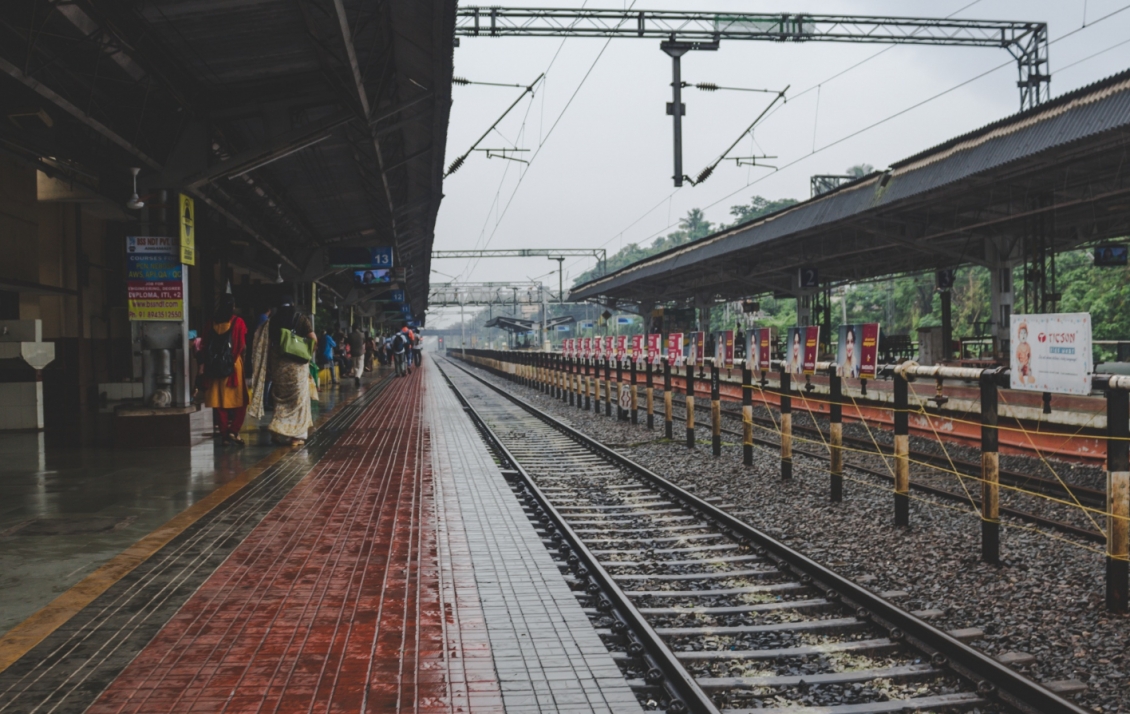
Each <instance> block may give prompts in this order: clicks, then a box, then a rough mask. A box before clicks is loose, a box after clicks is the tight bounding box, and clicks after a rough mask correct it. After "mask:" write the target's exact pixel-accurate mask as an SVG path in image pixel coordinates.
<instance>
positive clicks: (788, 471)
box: [780, 365, 793, 478]
mask: <svg viewBox="0 0 1130 714" xmlns="http://www.w3.org/2000/svg"><path fill="white" fill-rule="evenodd" d="M790 381H791V380H790V377H789V373H788V372H787V371H785V367H784V366H783V365H782V366H781V397H780V399H781V478H792V477H793V398H792V397H790V396H789V392H790V391H792V385H791V383H790Z"/></svg>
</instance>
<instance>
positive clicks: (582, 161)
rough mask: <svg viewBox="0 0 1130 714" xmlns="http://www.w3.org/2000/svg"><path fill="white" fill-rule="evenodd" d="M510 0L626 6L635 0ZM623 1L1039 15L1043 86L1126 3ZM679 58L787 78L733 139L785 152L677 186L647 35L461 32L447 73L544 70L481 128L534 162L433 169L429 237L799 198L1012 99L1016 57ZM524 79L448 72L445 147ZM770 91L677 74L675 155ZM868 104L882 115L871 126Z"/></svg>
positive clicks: (457, 239) (590, 236)
mask: <svg viewBox="0 0 1130 714" xmlns="http://www.w3.org/2000/svg"><path fill="white" fill-rule="evenodd" d="M510 4H511V5H512V6H519V5H520V6H522V7H531V6H544V7H578V8H579V7H582V6H587V7H590V8H605V7H611V8H623V7H630V6H633V5H632V0H594V1H593V2H588V3H584V4H582V3H581V2H573V3H569V2H562V0H550V1H548V2H540V1H539V0H522V2H521V3H518V2H513V3H510ZM634 7H635V9H649V10H650V9H655V10H675V9H687V8H695V9H698V8H700V7H701V8H702V9H709V10H712V11H713V10H718V11H723V12H724V11H731V12H739V11H740V12H811V13H823V14H832V13H836V14H839V13H843V14H856V15H903V16H910V15H920V16H927V17H947V16H951V15H952V16H954V17H962V18H976V19H993V20H1034V21H1044V22H1047V23H1048V26H1049V33H1050V37H1051V40H1052V45H1051V47H1050V51H1049V54H1050V58H1051V73H1052V82H1051V90H1052V95H1053V96H1058V95H1060V94H1063V93H1065V92H1069V91H1071V90H1073V89H1076V88H1078V87H1081V86H1083V85H1086V84H1089V83H1091V82H1094V81H1096V80H1098V79H1101V78H1103V77H1106V76H1109V75H1111V74H1113V73H1115V72H1118V71H1121V70H1124V69H1127V68H1128V67H1130V39H1128V38H1130V9H1127V10H1126V11H1124V12H1118V14H1114V15H1112V16H1110V17H1109V18H1108V19H1101V18H1103V17H1104V16H1107V15H1111V13H1115V12H1117V11H1119V10H1122V9H1123V8H1127V7H1130V6H1128V5H1127V0H1054V1H1053V0H1025V1H1023V2H1021V1H1019V0H979V1H977V2H974V1H973V0H932V1H931V2H925V1H918V2H915V1H908V0H901V1H895V0H870V1H864V0H859V1H857V2H848V1H845V0H841V1H839V2H832V1H830V0H823V1H820V0H811V1H810V2H805V3H803V4H802V3H792V2H788V3H786V2H737V1H732V0H709V1H708V0H695V2H690V1H689V0H682V1H681V2H669V1H667V0H638V2H637V4H635V5H634ZM1084 16H1085V17H1086V24H1087V26H1086V27H1085V28H1084ZM1081 28H1084V29H1081ZM1068 33H1074V34H1070V35H1069V34H1068ZM1061 37H1062V38H1063V39H1062V40H1060V41H1056V40H1057V38H1061ZM1120 43H1126V44H1120ZM555 55H556V59H555ZM1092 55H1094V56H1092ZM868 58H872V59H868ZM860 62H863V64H860V65H859V66H857V67H854V68H851V69H848V68H850V67H852V65H855V64H857V63H860ZM1001 65H1003V66H1001ZM998 66H1001V67H1000V69H997V70H996V71H990V70H992V69H993V68H994V67H998ZM844 70H847V71H846V72H845V71H844ZM682 71H683V79H684V81H687V82H691V83H696V82H713V83H715V84H718V85H723V86H732V87H748V88H768V89H783V88H784V87H785V86H786V85H789V86H791V88H790V89H789V91H788V95H787V96H788V102H787V103H786V104H785V105H783V106H780V107H778V108H777V110H775V111H774V112H773V113H772V114H771V115H770V116H769V117H768V118H767V119H766V120H765V121H764V122H762V124H761V125H760V126H759V127H758V128H757V129H756V130H755V132H754V137H753V141H751V140H750V139H748V138H747V139H745V140H744V141H742V142H741V143H740V144H739V145H738V148H737V149H735V150H734V152H732V153H731V156H749V155H753V154H767V155H772V156H776V157H778V158H776V159H774V160H771V161H768V162H767V163H770V164H772V165H774V166H777V167H779V170H777V171H773V170H771V169H766V168H760V167H757V168H749V167H741V168H738V167H736V166H735V164H734V162H733V161H727V162H725V163H723V164H722V165H720V166H719V168H718V170H717V171H716V172H715V173H714V175H713V176H711V177H710V179H709V180H708V181H706V182H705V183H703V184H702V185H700V186H696V187H692V186H689V185H685V186H683V187H682V188H680V189H675V188H674V187H673V184H672V180H671V175H672V148H671V140H672V131H671V118H670V117H668V116H667V115H666V109H665V107H666V102H668V101H670V95H671V87H670V83H671V61H670V58H668V57H667V55H665V54H663V53H662V51H661V50H660V49H659V43H658V42H657V41H655V40H642V39H634V38H633V39H614V40H611V41H607V40H604V39H569V40H565V41H562V40H561V39H558V38H528V39H527V38H486V37H483V38H466V37H465V38H462V39H461V46H460V47H458V48H456V49H455V75H456V76H457V77H465V78H467V79H471V80H475V81H483V82H501V83H514V84H518V83H520V84H523V85H524V84H528V83H530V82H532V81H534V79H535V78H536V77H537V76H538V75H539V74H540V73H542V72H546V79H545V80H544V82H543V83H542V84H540V85H539V86H538V89H537V92H536V94H535V95H534V96H533V97H532V98H530V97H527V98H525V99H523V100H522V102H521V103H519V105H518V106H517V107H515V109H514V110H513V111H512V112H511V113H510V115H509V116H508V117H507V118H506V119H505V120H504V121H503V122H502V123H501V124H500V125H499V127H498V131H497V132H495V133H492V135H491V136H489V137H488V138H487V139H486V140H485V141H484V142H483V143H482V144H481V146H482V147H484V148H502V147H508V146H509V147H518V148H523V149H528V150H529V151H528V152H527V153H524V154H521V156H523V157H525V158H527V159H532V161H531V163H530V164H529V165H528V166H527V165H526V164H521V163H517V162H513V161H506V160H503V159H489V160H488V159H487V158H486V156H485V155H484V154H482V153H475V154H472V156H471V157H470V158H469V159H468V160H467V163H466V164H465V165H464V166H463V167H462V168H461V169H460V170H459V171H458V172H457V173H455V174H454V175H452V176H451V177H449V178H448V179H447V180H446V181H445V182H444V188H443V190H444V195H445V197H444V199H443V203H442V205H441V208H440V212H439V219H438V222H437V225H436V239H435V248H436V249H437V250H448V249H470V248H562V247H570V248H596V247H604V248H607V249H608V251H609V254H610V255H611V254H612V253H614V252H615V251H616V250H618V249H619V248H620V247H621V246H624V245H628V244H630V243H639V244H641V245H646V244H649V243H651V241H653V240H654V239H655V238H656V237H658V236H661V235H664V234H666V233H668V232H670V231H671V230H674V229H675V227H676V224H677V223H678V220H679V219H680V218H681V217H682V216H684V215H685V214H686V212H687V211H688V210H689V209H691V208H702V209H704V210H705V212H706V216H707V218H708V219H709V220H711V221H713V222H715V223H717V222H721V221H728V220H730V215H729V209H730V206H732V205H735V204H739V203H746V202H748V201H749V200H750V198H751V197H752V196H754V195H760V196H764V197H766V198H769V199H779V198H796V199H804V198H807V197H808V195H809V177H810V176H811V175H813V174H838V173H842V172H843V171H844V170H845V169H846V168H847V167H849V166H851V165H854V164H860V163H867V164H871V165H873V166H874V167H875V168H876V169H882V168H885V167H887V166H888V165H889V164H891V163H892V162H895V161H898V160H899V159H902V158H905V157H907V156H910V155H912V154H915V153H917V152H919V151H921V150H924V149H927V148H929V147H930V146H933V145H934V144H937V143H939V142H942V141H945V140H946V139H949V138H951V137H954V136H957V135H960V134H962V133H965V132H967V131H970V130H972V129H976V128H977V127H979V126H982V125H984V124H987V123H989V122H992V121H995V120H997V119H1000V118H1002V117H1004V116H1007V115H1009V114H1012V113H1015V112H1016V111H1017V110H1018V109H1019V102H1020V99H1019V90H1018V89H1017V88H1016V79H1017V70H1016V64H1015V62H1014V61H1012V60H1011V57H1010V55H1009V54H1008V53H1007V51H1006V50H1004V49H990V48H963V47H927V46H908V45H902V46H894V47H888V46H886V45H870V44H860V45H855V44H841V43H817V42H814V43H799V44H796V43H789V44H777V43H768V42H741V41H725V40H723V41H722V45H721V48H720V49H719V50H718V51H717V52H691V53H689V54H687V55H686V56H684V58H683V70H682ZM986 72H988V74H985V76H982V77H980V78H979V79H974V78H976V77H978V75H982V74H984V73H986ZM586 73H587V74H588V77H587V79H585V75H586ZM841 73H842V74H841ZM835 75H840V76H835ZM578 88H579V89H578ZM520 92H521V90H520V89H514V88H500V87H483V86H455V87H454V88H453V95H454V104H453V106H452V111H451V125H450V127H449V129H448V141H447V162H448V163H450V162H451V160H453V159H454V158H455V157H456V156H459V155H461V154H462V153H464V152H465V151H466V150H467V149H468V148H469V147H470V146H471V144H472V143H473V142H474V141H475V140H476V139H477V138H478V137H479V136H480V135H481V134H482V133H483V132H484V131H485V130H486V129H487V127H489V126H490V125H491V123H492V122H494V120H495V119H497V118H498V116H499V115H500V114H501V113H502V112H503V111H504V110H505V109H506V107H507V106H508V105H509V104H510V103H511V102H513V101H514V99H515V98H516V97H517V96H518V95H519V94H520ZM770 99H771V97H768V96H767V95H762V94H753V93H746V92H721V91H720V92H713V93H707V92H703V91H700V90H697V89H694V88H688V89H685V90H684V94H683V101H684V102H685V103H686V106H687V114H686V117H685V119H684V124H683V147H684V148H683V157H684V158H683V162H684V172H685V173H686V174H688V175H691V176H695V175H697V174H698V172H699V171H700V170H701V169H702V168H703V167H705V166H706V165H707V164H709V163H711V162H712V161H713V160H714V159H715V158H716V157H717V156H718V155H719V154H720V153H721V152H722V151H723V150H724V149H725V148H726V147H727V146H729V145H730V143H731V142H733V140H734V139H735V138H737V136H738V135H739V134H740V133H741V132H742V130H743V129H745V127H746V126H748V125H749V123H750V122H751V121H752V120H753V118H754V117H756V115H757V114H758V113H759V112H761V110H762V109H764V108H765V106H766V104H767V103H768V102H769V101H770ZM570 100H571V101H570ZM919 104H921V106H916V105H919ZM900 112H905V113H902V114H899V113H900ZM896 114H898V116H894V117H893V118H891V117H892V116H893V115H896ZM888 118H889V121H885V122H882V120H884V119H888ZM876 122H882V123H880V124H878V125H877V126H874V127H871V125H873V124H875V123H876ZM868 127H871V128H868ZM857 132H858V133H857ZM432 265H433V268H434V269H435V270H437V271H442V273H443V274H441V273H439V272H433V274H432V276H431V278H432V281H433V282H447V281H449V280H450V279H451V278H450V277H448V276H454V277H457V278H458V279H459V280H461V281H497V282H501V281H513V280H525V279H526V278H542V279H543V280H545V281H546V282H547V283H551V284H552V286H553V287H554V289H556V284H557V276H556V273H555V272H554V274H553V275H552V276H547V275H546V273H549V272H550V271H551V270H554V269H555V268H556V266H557V263H556V262H550V261H549V260H546V259H543V258H525V259H512V260H511V259H484V260H482V261H478V262H474V261H464V260H436V261H433V263H432ZM592 265H593V261H591V260H584V259H579V260H578V261H575V262H566V263H565V269H566V271H567V274H566V285H568V284H569V283H570V282H571V280H570V278H569V275H570V274H571V275H572V276H573V277H575V276H576V275H578V274H579V273H581V272H582V271H584V270H586V269H588V268H590V267H592ZM453 321H458V310H455V311H454V312H452V311H446V312H444V311H438V310H433V311H432V312H431V313H430V314H429V320H428V325H429V326H431V327H440V326H443V325H445V324H451V323H452V322H453Z"/></svg>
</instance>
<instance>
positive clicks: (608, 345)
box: [603, 335, 616, 360]
mask: <svg viewBox="0 0 1130 714" xmlns="http://www.w3.org/2000/svg"><path fill="white" fill-rule="evenodd" d="M613 339H614V338H613V337H612V335H605V336H604V345H603V347H604V359H606V360H611V359H612V357H613V356H614V355H615V354H616V353H615V351H614V350H613V347H612V341H613Z"/></svg>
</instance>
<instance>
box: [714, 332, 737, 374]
mask: <svg viewBox="0 0 1130 714" xmlns="http://www.w3.org/2000/svg"><path fill="white" fill-rule="evenodd" d="M714 366H715V367H724V368H726V369H730V368H731V367H733V366H734V331H733V330H720V331H719V332H715V333H714Z"/></svg>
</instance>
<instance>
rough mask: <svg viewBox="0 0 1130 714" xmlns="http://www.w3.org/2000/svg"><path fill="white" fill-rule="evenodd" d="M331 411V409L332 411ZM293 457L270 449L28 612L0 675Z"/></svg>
mask: <svg viewBox="0 0 1130 714" xmlns="http://www.w3.org/2000/svg"><path fill="white" fill-rule="evenodd" d="M360 396H361V393H358V394H356V395H354V396H353V397H352V398H350V399H349V400H347V401H345V402H343V403H342V404H341V407H339V408H345V407H347V406H349V405H350V404H352V403H353V402H354V401H355V400H356V399H357V398H358V397H360ZM336 411H337V410H334V412H336ZM330 416H331V414H330V413H327V414H323V415H321V416H320V417H319V418H318V422H317V423H316V424H315V425H314V427H315V429H316V428H318V427H320V426H322V425H323V424H325V422H326V421H328V420H329V418H330ZM292 453H295V450H294V448H293V447H290V446H280V447H279V448H277V449H275V450H274V451H272V452H271V453H270V454H268V455H267V456H265V457H263V458H262V459H260V460H259V461H258V462H256V463H255V464H253V465H252V466H250V467H248V468H247V469H245V470H244V471H242V472H240V474H239V475H238V476H236V477H235V478H234V479H232V480H231V481H228V482H227V483H225V484H224V485H223V486H220V487H219V488H217V489H216V490H215V491H212V492H211V493H210V494H208V495H207V496H205V497H204V498H202V499H200V500H199V501H197V502H196V503H194V504H193V505H191V506H189V507H188V508H187V509H185V510H184V511H181V512H180V513H179V514H178V515H176V516H173V518H172V519H170V520H169V521H168V522H166V523H165V524H164V525H162V526H160V527H159V528H157V529H156V530H155V531H153V532H152V533H150V534H149V535H147V536H145V537H143V538H142V539H141V540H139V541H137V542H136V543H134V544H133V545H131V546H130V547H128V548H126V549H125V550H124V551H122V552H121V553H119V554H118V555H116V556H114V557H113V558H111V559H110V560H109V561H108V562H106V563H104V564H103V565H102V566H101V567H99V568H98V569H97V570H95V571H94V572H93V573H91V574H90V575H87V576H86V577H85V578H83V579H82V580H80V581H79V582H77V583H75V584H74V585H73V586H71V587H70V588H69V589H68V590H66V591H65V592H64V593H62V594H61V595H59V596H58V597H57V598H55V599H54V600H52V601H51V602H50V603H48V604H47V605H45V606H43V607H42V608H40V609H39V610H37V611H36V612H34V613H32V614H31V615H30V616H29V617H28V618H27V619H26V620H24V621H23V622H21V623H20V624H18V625H16V626H15V627H13V628H12V629H11V630H8V632H7V633H6V634H4V636H3V637H0V672H3V671H4V670H6V669H8V667H10V666H12V665H13V664H15V662H16V661H17V660H19V659H20V658H21V657H23V656H24V655H25V654H27V653H28V652H30V651H31V650H32V649H33V648H34V647H35V646H36V645H38V644H39V643H40V642H42V641H43V640H45V639H47V637H48V636H50V635H51V633H52V632H54V631H55V630H57V629H59V627H61V626H62V625H64V624H65V623H66V622H67V621H68V620H70V619H71V618H72V617H74V616H75V615H77V614H78V613H79V612H80V611H81V610H82V609H83V608H84V607H86V606H87V605H89V604H90V603H92V602H94V600H95V599H96V598H97V597H98V596H99V595H101V594H102V593H104V592H106V591H107V590H109V589H110V588H111V587H113V586H114V584H115V583H117V582H118V581H119V580H121V579H122V578H124V577H125V576H126V575H128V574H129V573H130V572H132V571H133V569H134V568H136V567H137V566H139V565H141V564H142V563H144V562H145V561H146V560H148V559H149V558H151V557H152V556H153V555H154V554H156V553H157V552H158V551H159V550H161V548H163V547H165V546H166V545H168V543H169V542H170V541H172V540H173V539H174V538H176V537H177V536H179V535H180V534H181V533H184V532H185V531H186V530H188V528H190V527H191V526H192V525H193V524H194V523H196V522H197V521H199V520H200V519H201V518H203V517H204V516H206V515H208V514H209V513H210V512H211V511H212V510H214V509H215V508H216V507H217V506H219V505H220V504H221V503H223V502H224V501H226V500H227V499H228V498H230V497H231V496H233V495H235V494H236V493H238V492H239V491H241V490H242V489H243V488H244V487H245V486H247V485H248V484H250V483H251V482H252V481H254V480H255V479H257V478H259V476H261V475H262V474H263V473H264V472H265V471H267V469H269V468H271V467H272V466H274V465H275V464H277V463H278V462H279V461H281V460H282V459H283V457H285V456H286V455H287V454H292ZM311 471H312V470H311Z"/></svg>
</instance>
